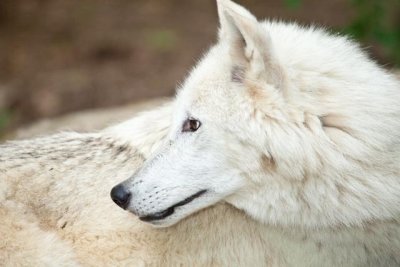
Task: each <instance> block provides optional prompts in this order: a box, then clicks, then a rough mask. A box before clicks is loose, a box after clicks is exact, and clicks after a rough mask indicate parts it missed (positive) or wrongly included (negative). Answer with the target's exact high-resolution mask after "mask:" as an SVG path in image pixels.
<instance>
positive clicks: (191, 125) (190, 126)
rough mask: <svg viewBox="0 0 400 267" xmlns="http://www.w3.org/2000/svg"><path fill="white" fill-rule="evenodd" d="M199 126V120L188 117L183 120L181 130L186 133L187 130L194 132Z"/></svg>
mask: <svg viewBox="0 0 400 267" xmlns="http://www.w3.org/2000/svg"><path fill="white" fill-rule="evenodd" d="M200 126H201V122H200V121H199V120H197V119H195V118H188V119H186V120H185V121H184V122H183V125H182V132H183V133H187V132H195V131H197V130H198V129H199V128H200Z"/></svg>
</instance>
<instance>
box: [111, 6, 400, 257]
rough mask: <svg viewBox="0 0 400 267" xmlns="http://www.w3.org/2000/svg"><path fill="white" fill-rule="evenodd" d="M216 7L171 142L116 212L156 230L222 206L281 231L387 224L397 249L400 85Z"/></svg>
mask: <svg viewBox="0 0 400 267" xmlns="http://www.w3.org/2000/svg"><path fill="white" fill-rule="evenodd" d="M217 2H218V13H219V18H220V24H221V27H220V32H219V42H218V43H217V44H216V45H215V46H214V47H212V48H211V49H210V51H209V52H208V53H207V54H206V55H205V57H204V58H203V59H202V60H201V61H200V63H199V64H198V65H197V67H195V68H194V70H193V71H192V73H191V74H190V75H189V77H188V78H187V80H186V82H185V83H184V84H183V86H182V88H181V90H180V91H179V92H178V95H177V99H176V105H175V110H174V113H173V114H174V115H173V122H172V126H171V130H170V132H169V136H168V142H166V144H165V145H163V146H162V148H160V149H159V150H158V151H157V152H155V153H154V154H153V156H151V157H150V159H148V160H147V161H146V162H145V164H144V166H143V168H141V170H140V171H138V172H137V173H136V174H135V175H134V176H132V177H131V178H130V179H128V180H126V181H125V182H123V183H121V184H119V185H117V186H116V187H114V188H113V190H112V192H111V195H112V198H113V199H114V201H115V202H116V203H117V204H118V205H120V206H121V207H123V208H125V209H128V210H129V211H131V212H133V213H134V214H137V215H138V216H139V217H140V218H141V219H142V220H143V221H147V222H149V223H151V224H153V225H155V226H160V227H162V226H170V225H173V224H175V223H177V222H178V221H179V220H181V219H182V218H184V217H186V216H188V215H190V214H192V213H194V212H196V211H198V210H200V209H203V208H205V207H208V206H210V205H213V204H215V203H217V202H219V201H226V202H227V203H230V204H232V205H233V206H235V207H237V208H239V209H242V210H244V211H245V212H246V213H247V214H249V215H250V216H251V217H253V218H254V219H255V220H257V221H259V222H262V223H264V224H268V225H279V226H282V227H294V228H296V227H297V228H303V229H337V228H340V227H349V228H351V227H365V226H367V225H373V224H377V223H380V222H390V223H394V224H395V225H396V227H395V229H396V230H395V231H394V232H391V234H390V236H389V235H388V232H385V234H387V235H388V236H387V240H386V241H387V242H388V244H389V243H390V244H391V245H392V246H395V247H397V249H399V248H400V247H399V246H400V245H399V244H400V232H399V229H398V227H397V226H398V218H399V215H400V164H399V161H400V85H399V82H398V81H397V80H396V79H395V77H394V76H392V75H391V74H389V73H388V72H386V71H385V70H383V69H382V68H380V67H379V66H377V65H376V64H375V63H374V62H373V61H371V60H370V59H368V57H367V56H366V55H365V54H364V53H363V51H362V50H361V49H360V48H359V47H358V46H357V45H356V44H354V43H353V42H352V41H350V40H349V39H347V38H345V37H342V36H338V35H330V34H328V33H327V32H325V31H323V30H321V29H316V28H303V27H300V26H298V25H296V24H286V23H281V22H273V21H265V22H258V21H257V19H256V18H255V17H254V16H253V15H252V14H251V13H250V12H249V11H247V10H246V9H245V8H243V7H241V6H239V5H237V4H235V3H233V2H231V1H229V0H219V1H217ZM227 219H228V218H227ZM373 238H374V237H372V236H371V239H373ZM371 242H372V241H371ZM398 251H400V250H398ZM374 253H376V251H375V252H374ZM391 257H392V259H395V261H396V262H397V264H400V252H397V253H396V255H394V254H391Z"/></svg>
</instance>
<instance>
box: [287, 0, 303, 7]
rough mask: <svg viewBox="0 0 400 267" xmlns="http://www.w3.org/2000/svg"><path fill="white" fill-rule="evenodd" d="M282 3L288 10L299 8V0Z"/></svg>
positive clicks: (288, 0)
mask: <svg viewBox="0 0 400 267" xmlns="http://www.w3.org/2000/svg"><path fill="white" fill-rule="evenodd" d="M284 3H285V5H286V6H287V7H288V8H291V9H296V8H299V7H300V5H301V0H284Z"/></svg>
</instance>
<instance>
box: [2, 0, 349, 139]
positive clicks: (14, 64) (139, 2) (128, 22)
mask: <svg viewBox="0 0 400 267" xmlns="http://www.w3.org/2000/svg"><path fill="white" fill-rule="evenodd" d="M238 2H240V3H241V4H244V5H246V6H247V7H248V8H250V9H251V10H252V11H253V12H254V13H255V14H256V15H257V16H259V17H269V18H280V19H284V20H290V21H293V20H295V21H299V22H302V23H305V24H308V23H316V24H318V25H327V26H329V27H333V28H338V27H341V26H343V25H346V24H347V23H348V22H349V20H350V19H351V17H352V16H353V14H352V9H351V7H350V6H349V1H347V0H331V1H318V0H304V1H302V5H301V7H300V8H299V9H290V8H287V7H286V6H285V4H284V1H283V0H274V1H273V0H258V1H256V0H247V1H245V0H243V1H238ZM217 26H218V22H217V13H216V7H215V1H214V0H207V1H205V0H190V1H189V0H185V1H180V0H169V1H166V0H158V1H156V0H135V1H123V0H112V1H111V0H97V1H92V0H29V1H26V0H1V1H0V33H1V34H0V133H1V131H3V132H4V131H5V130H10V129H12V128H15V127H16V126H19V125H21V124H24V123H28V122H31V121H33V120H36V119H39V118H47V117H54V116H57V115H60V114H65V113H68V112H71V111H76V110H82V109H92V108H104V107H110V106H116V105H121V104H125V103H131V102H135V101H140V100H143V99H148V98H152V97H156V96H171V95H173V93H174V91H175V87H176V85H177V84H178V83H179V81H181V80H182V79H183V78H184V76H185V74H186V73H187V71H188V70H189V69H190V66H192V65H193V64H194V63H195V61H196V59H198V58H199V57H200V56H201V54H202V52H203V51H206V49H207V48H208V46H209V45H210V44H211V43H212V42H213V41H214V40H215V36H216V34H215V33H216V29H217ZM7 120H8V121H9V122H8V123H7V127H5V125H6V121H7ZM1 128H3V129H1Z"/></svg>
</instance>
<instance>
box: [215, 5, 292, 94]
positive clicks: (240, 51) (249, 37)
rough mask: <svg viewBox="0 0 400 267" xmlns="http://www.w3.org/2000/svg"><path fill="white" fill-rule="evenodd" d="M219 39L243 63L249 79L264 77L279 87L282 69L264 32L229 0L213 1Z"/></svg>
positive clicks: (255, 20) (252, 19)
mask: <svg viewBox="0 0 400 267" xmlns="http://www.w3.org/2000/svg"><path fill="white" fill-rule="evenodd" d="M217 6H218V15H219V20H220V30H219V38H220V41H222V42H224V41H227V42H228V43H229V45H230V49H231V56H232V57H233V60H234V62H236V64H238V65H241V66H243V65H245V67H247V71H248V72H250V75H251V76H252V78H253V79H260V78H261V79H265V80H267V81H268V82H270V83H273V84H275V85H276V86H277V87H282V86H283V76H284V74H283V71H282V69H281V67H280V65H279V64H278V62H277V60H276V59H275V57H274V53H273V48H272V45H271V40H270V36H269V34H268V32H267V31H266V30H265V29H264V27H263V26H262V24H260V23H259V22H258V21H257V19H256V17H255V16H254V15H252V14H251V13H250V12H249V11H248V10H247V9H245V8H244V7H242V6H240V5H238V4H235V3H233V2H232V1H230V0H217Z"/></svg>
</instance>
